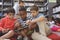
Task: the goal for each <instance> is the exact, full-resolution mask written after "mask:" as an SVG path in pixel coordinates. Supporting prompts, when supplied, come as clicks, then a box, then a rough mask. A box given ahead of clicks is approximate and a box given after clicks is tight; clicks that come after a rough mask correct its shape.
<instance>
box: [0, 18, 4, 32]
mask: <svg viewBox="0 0 60 40" xmlns="http://www.w3.org/2000/svg"><path fill="white" fill-rule="evenodd" d="M4 20H5V19H1V21H0V31H2V29H4V28H3V25H4V22H5V21H4Z"/></svg>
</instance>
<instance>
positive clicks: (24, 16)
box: [18, 7, 30, 40]
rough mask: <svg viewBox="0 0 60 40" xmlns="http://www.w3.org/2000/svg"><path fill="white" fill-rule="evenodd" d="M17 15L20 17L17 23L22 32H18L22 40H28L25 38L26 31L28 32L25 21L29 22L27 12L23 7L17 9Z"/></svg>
mask: <svg viewBox="0 0 60 40" xmlns="http://www.w3.org/2000/svg"><path fill="white" fill-rule="evenodd" d="M19 15H20V17H21V18H20V19H18V22H20V23H21V25H22V28H23V30H22V31H20V33H21V35H22V36H24V40H28V37H27V34H26V33H27V31H28V25H27V24H26V20H29V19H30V18H28V17H27V12H26V9H25V8H24V7H21V8H20V9H19Z"/></svg>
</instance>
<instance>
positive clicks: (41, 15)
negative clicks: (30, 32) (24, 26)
mask: <svg viewBox="0 0 60 40" xmlns="http://www.w3.org/2000/svg"><path fill="white" fill-rule="evenodd" d="M37 17H45V16H44V14H42V13H39V14H38V15H37Z"/></svg>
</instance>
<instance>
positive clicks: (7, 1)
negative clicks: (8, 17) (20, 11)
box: [0, 0, 14, 17]
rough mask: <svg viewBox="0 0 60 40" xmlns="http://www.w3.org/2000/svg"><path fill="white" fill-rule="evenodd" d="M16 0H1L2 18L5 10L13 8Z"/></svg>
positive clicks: (0, 14) (0, 10)
mask: <svg viewBox="0 0 60 40" xmlns="http://www.w3.org/2000/svg"><path fill="white" fill-rule="evenodd" d="M13 3H14V0H0V17H1V16H3V14H4V10H3V9H5V8H10V7H12V6H13Z"/></svg>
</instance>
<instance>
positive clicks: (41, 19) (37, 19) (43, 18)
mask: <svg viewBox="0 0 60 40" xmlns="http://www.w3.org/2000/svg"><path fill="white" fill-rule="evenodd" d="M44 20H45V17H43V16H42V17H38V18H36V19H34V20H32V21H31V22H33V23H35V22H41V21H44Z"/></svg>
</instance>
